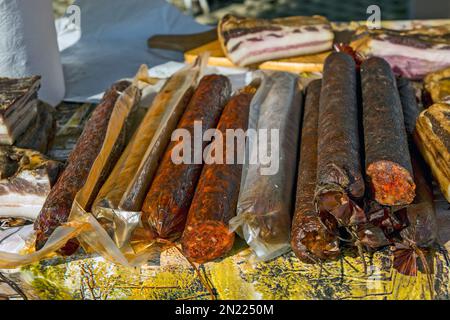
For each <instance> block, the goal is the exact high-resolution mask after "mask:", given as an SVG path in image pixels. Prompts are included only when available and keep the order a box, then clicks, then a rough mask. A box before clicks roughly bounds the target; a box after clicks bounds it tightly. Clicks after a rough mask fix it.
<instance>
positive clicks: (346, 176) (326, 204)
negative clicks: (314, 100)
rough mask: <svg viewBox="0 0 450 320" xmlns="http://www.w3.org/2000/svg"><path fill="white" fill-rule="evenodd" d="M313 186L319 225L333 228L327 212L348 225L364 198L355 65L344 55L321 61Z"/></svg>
mask: <svg viewBox="0 0 450 320" xmlns="http://www.w3.org/2000/svg"><path fill="white" fill-rule="evenodd" d="M318 134H319V136H318V142H317V143H318V145H317V187H316V195H315V203H316V205H317V206H318V208H319V209H320V214H321V218H322V220H323V222H324V223H325V224H326V225H327V226H328V227H329V229H330V230H332V228H333V223H334V222H333V219H329V218H330V217H329V214H330V213H331V214H332V215H333V216H334V218H335V219H337V221H338V222H339V224H340V225H348V223H349V222H350V218H351V216H352V215H354V214H355V211H359V214H361V213H362V212H361V210H360V209H359V208H358V207H357V206H356V204H355V203H354V201H352V200H358V199H360V198H362V196H363V195H364V180H363V177H362V174H361V164H360V157H361V156H360V151H359V150H360V144H359V141H360V139H359V133H358V107H357V96H356V65H355V62H354V60H353V59H352V57H351V56H350V55H348V54H346V53H341V52H334V53H332V54H331V55H329V56H328V58H327V59H326V60H325V65H324V72H323V80H322V90H321V94H320V104H319V128H318Z"/></svg>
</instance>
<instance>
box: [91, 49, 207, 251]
mask: <svg viewBox="0 0 450 320" xmlns="http://www.w3.org/2000/svg"><path fill="white" fill-rule="evenodd" d="M202 61H205V59H204V58H203V57H202V58H199V59H198V60H197V61H196V62H195V63H194V64H193V65H189V66H187V67H185V68H183V69H181V70H180V71H178V72H176V73H175V74H174V75H172V77H171V78H169V79H168V80H167V82H166V83H165V84H164V86H163V87H162V89H161V90H160V92H159V93H158V94H157V96H156V97H155V99H154V100H153V103H152V104H151V106H150V107H149V109H148V111H147V113H146V114H145V117H144V119H143V120H142V122H141V124H140V125H139V128H138V129H137V131H136V132H135V134H134V136H133V138H132V139H131V141H130V143H129V144H128V146H127V148H126V149H125V151H124V153H123V154H122V156H121V158H120V160H119V161H118V163H117V165H116V166H115V168H114V170H113V172H112V173H111V175H110V176H109V178H108V180H107V181H106V182H105V184H104V185H103V187H102V188H101V190H100V192H99V194H98V196H97V199H96V200H95V202H94V205H93V208H92V213H93V215H94V216H95V217H96V218H97V219H98V220H99V221H100V222H101V224H102V225H103V226H104V227H105V229H106V230H107V232H108V233H109V234H110V235H111V237H112V238H113V239H114V242H115V243H116V245H117V246H118V247H119V248H121V247H123V246H124V245H125V244H126V243H127V242H128V240H129V238H130V235H131V232H132V231H133V230H134V228H135V227H136V226H137V225H138V224H139V221H140V209H141V207H142V202H143V200H144V197H145V194H146V192H147V190H148V188H149V186H150V183H151V181H152V178H153V175H154V173H155V171H156V169H157V166H158V163H159V160H160V158H161V157H162V154H163V152H164V150H165V148H166V146H167V144H168V143H169V141H170V137H171V134H172V131H173V130H174V129H175V127H176V125H177V123H178V120H179V119H180V117H181V115H182V114H183V112H184V109H185V108H186V106H187V104H188V102H189V100H190V98H191V96H192V94H193V92H194V89H195V86H196V85H197V82H198V80H199V79H200V76H201V74H202V70H203V67H204V66H203V65H202Z"/></svg>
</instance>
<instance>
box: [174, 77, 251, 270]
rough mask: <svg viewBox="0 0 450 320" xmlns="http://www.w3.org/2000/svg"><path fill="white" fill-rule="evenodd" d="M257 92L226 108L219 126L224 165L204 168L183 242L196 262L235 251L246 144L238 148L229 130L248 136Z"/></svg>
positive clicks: (248, 90) (238, 98) (246, 91)
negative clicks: (229, 146)
mask: <svg viewBox="0 0 450 320" xmlns="http://www.w3.org/2000/svg"><path fill="white" fill-rule="evenodd" d="M256 90H257V85H256V84H251V85H249V86H247V87H245V88H243V89H242V90H240V91H239V92H238V93H236V94H235V95H234V96H233V97H232V98H231V99H230V101H229V102H228V103H227V105H226V106H225V109H224V111H223V113H222V116H221V117H220V120H219V124H218V125H217V130H219V131H220V132H221V134H222V137H223V140H221V141H219V142H218V145H217V146H216V147H214V148H222V147H223V149H222V154H223V159H222V162H223V163H212V164H205V165H204V167H203V170H202V174H201V176H200V180H199V182H198V185H197V189H196V191H195V195H194V199H193V200H192V204H191V207H190V209H189V213H188V218H187V222H186V228H185V229H184V233H183V237H182V239H181V244H182V246H183V251H184V253H185V254H186V256H187V257H189V258H190V259H191V260H192V261H195V262H198V263H204V262H207V261H211V260H214V259H217V258H219V257H221V256H223V255H224V254H226V253H227V252H228V251H230V250H231V248H232V247H233V243H234V232H231V231H230V230H229V228H228V222H229V221H230V219H231V218H232V217H234V216H235V215H236V205H237V201H238V196H239V186H240V182H241V173H242V164H241V163H238V161H239V160H238V159H237V155H238V152H240V153H241V154H243V152H244V146H245V140H244V141H241V145H239V143H237V144H235V142H234V140H235V138H234V136H230V138H228V136H227V130H230V129H231V130H242V133H245V131H246V130H247V126H248V114H249V107H250V102H251V100H252V98H253V95H254V94H255V92H256ZM230 139H233V141H229V140H230ZM214 143H215V142H212V143H211V144H210V147H212V146H213V144H214ZM230 143H232V144H233V145H234V147H235V149H234V152H233V162H232V163H228V161H226V159H227V157H228V156H229V154H228V153H227V152H231V151H232V150H231V151H230V150H229V149H228V151H227V144H230Z"/></svg>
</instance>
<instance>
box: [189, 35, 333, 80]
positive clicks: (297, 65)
mask: <svg viewBox="0 0 450 320" xmlns="http://www.w3.org/2000/svg"><path fill="white" fill-rule="evenodd" d="M207 51H209V52H210V57H209V61H208V65H211V66H220V67H236V65H234V64H233V63H232V62H231V61H230V60H229V59H228V58H227V57H226V56H225V54H224V52H223V50H222V48H221V46H220V43H219V41H218V40H215V41H212V42H209V43H207V44H205V45H202V46H200V47H198V48H194V49H192V50H189V51H187V52H185V54H184V59H185V60H186V62H187V63H191V62H193V61H194V60H195V59H196V58H197V57H198V56H199V55H200V54H202V53H204V52H207ZM329 54H330V51H327V52H323V53H319V54H314V55H307V56H300V57H292V58H286V59H280V60H273V61H266V62H263V63H261V64H260V65H258V68H259V69H265V70H278V71H289V72H298V73H301V72H321V71H322V68H323V63H324V61H325V58H326V57H327V56H328V55H329Z"/></svg>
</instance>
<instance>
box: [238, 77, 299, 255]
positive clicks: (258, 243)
mask: <svg viewBox="0 0 450 320" xmlns="http://www.w3.org/2000/svg"><path fill="white" fill-rule="evenodd" d="M258 78H259V79H261V85H260V87H259V88H258V91H257V93H256V94H255V97H254V99H253V100H252V103H251V106H250V114H249V130H251V131H249V133H251V134H253V133H255V135H256V134H257V135H258V137H257V138H255V137H252V136H251V135H249V139H248V140H247V141H248V143H247V146H246V149H247V151H248V159H249V161H247V162H246V163H245V164H244V167H243V174H242V184H241V191H240V194H239V199H238V206H237V216H236V217H234V218H233V219H231V220H230V227H231V228H232V229H233V230H237V232H238V233H239V234H240V235H241V236H242V237H243V238H244V239H245V241H246V242H247V243H248V245H249V246H250V247H251V248H252V249H253V250H254V252H255V254H256V256H257V258H258V259H260V260H270V259H273V258H275V257H277V256H279V255H281V254H283V253H285V252H287V251H288V250H290V248H291V246H290V235H291V230H290V228H291V222H292V217H291V212H292V210H293V207H294V201H293V200H294V199H293V191H294V188H295V172H296V169H297V153H298V140H299V135H300V130H299V126H300V120H301V114H302V110H303V101H302V100H303V99H302V90H301V89H302V87H301V84H300V83H299V78H298V76H297V75H295V74H292V73H288V72H279V71H264V72H260V73H259V76H258ZM264 134H266V137H265V138H264ZM269 137H270V139H269ZM269 154H270V158H269V157H268V155H269ZM265 157H267V159H264V158H265Z"/></svg>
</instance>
